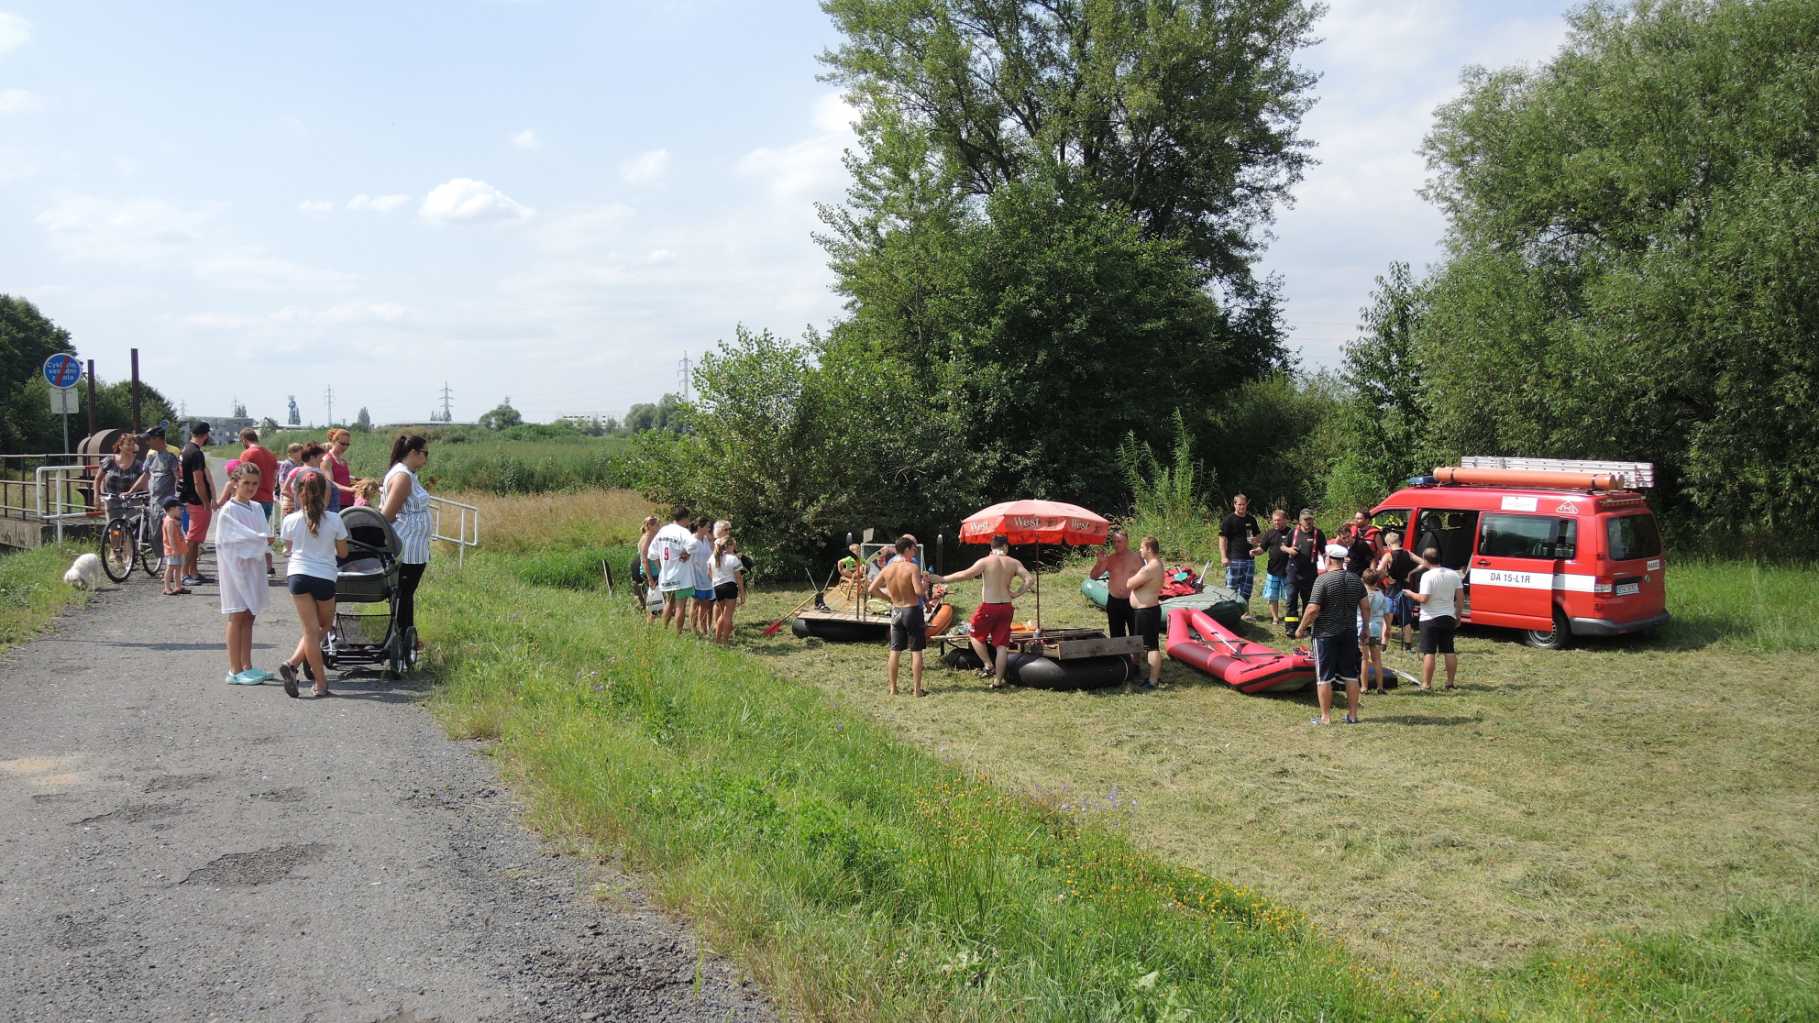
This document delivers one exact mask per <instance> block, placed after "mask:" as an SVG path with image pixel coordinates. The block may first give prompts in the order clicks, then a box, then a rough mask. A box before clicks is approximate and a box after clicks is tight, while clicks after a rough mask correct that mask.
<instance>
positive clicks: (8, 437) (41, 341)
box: [0, 295, 75, 452]
mask: <svg viewBox="0 0 1819 1023" xmlns="http://www.w3.org/2000/svg"><path fill="white" fill-rule="evenodd" d="M74 351H75V348H74V347H72V346H71V345H70V340H69V331H67V330H64V329H63V328H62V327H59V326H57V325H56V324H55V323H53V322H51V320H50V318H49V317H47V316H45V315H44V314H43V313H41V312H39V311H38V307H37V306H35V305H33V304H32V303H30V302H28V301H26V300H25V299H23V298H15V297H13V296H11V295H0V451H12V452H21V451H27V450H33V451H50V450H52V449H53V448H56V447H58V446H59V445H60V444H61V443H62V442H61V439H60V438H59V439H58V440H55V441H53V443H52V444H51V446H50V447H43V446H41V445H42V444H43V443H44V440H45V438H44V437H42V436H41V435H40V430H41V425H42V424H41V420H42V419H47V418H49V416H50V413H49V411H48V407H49V406H48V402H49V401H50V398H49V395H48V391H49V388H48V387H46V388H45V389H44V390H45V392H46V393H45V395H44V396H43V397H42V398H39V399H38V400H37V401H36V403H35V404H34V403H33V401H32V400H30V399H31V398H34V397H36V396H37V392H36V391H34V392H32V394H31V395H28V394H27V393H26V392H25V390H24V388H25V387H26V386H27V384H28V383H29V382H30V381H32V380H35V379H39V370H40V369H41V367H43V365H44V360H45V359H48V358H50V357H51V356H52V355H54V354H56V353H57V352H74ZM41 410H42V412H43V414H42V416H40V414H39V413H40V411H41Z"/></svg>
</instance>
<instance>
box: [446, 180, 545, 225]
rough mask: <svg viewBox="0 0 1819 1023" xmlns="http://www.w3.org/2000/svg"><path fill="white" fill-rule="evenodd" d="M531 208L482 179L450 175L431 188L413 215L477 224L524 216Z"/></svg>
mask: <svg viewBox="0 0 1819 1023" xmlns="http://www.w3.org/2000/svg"><path fill="white" fill-rule="evenodd" d="M535 212H536V211H534V210H532V209H531V208H530V207H528V206H526V205H524V204H523V203H521V202H519V201H518V200H516V199H513V198H512V197H511V196H509V195H506V194H505V193H504V192H501V191H500V190H498V189H497V188H494V187H493V186H491V185H489V184H487V183H486V182H484V181H476V180H475V179H473V178H454V179H451V180H449V181H444V182H443V183H442V184H440V185H437V186H436V187H435V188H433V189H431V190H430V193H429V194H428V195H426V196H424V197H423V205H422V206H421V207H419V208H418V210H417V215H418V216H420V217H422V218H423V219H424V220H427V221H430V222H431V223H448V224H478V223H485V222H488V221H499V220H526V219H529V218H530V217H531V216H532V215H534V213H535Z"/></svg>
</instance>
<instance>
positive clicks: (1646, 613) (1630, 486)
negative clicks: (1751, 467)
mask: <svg viewBox="0 0 1819 1023" xmlns="http://www.w3.org/2000/svg"><path fill="white" fill-rule="evenodd" d="M1409 482H1410V484H1411V485H1410V486H1408V487H1406V488H1404V489H1402V490H1398V491H1396V492H1395V493H1394V494H1391V495H1390V496H1389V497H1388V498H1386V499H1385V500H1383V501H1382V502H1381V503H1379V504H1378V505H1377V506H1376V507H1375V508H1373V509H1372V511H1371V520H1372V522H1373V523H1374V524H1375V525H1376V526H1377V527H1378V529H1379V530H1382V531H1389V530H1392V529H1393V530H1395V531H1396V532H1398V533H1401V534H1402V537H1403V540H1402V543H1403V547H1404V548H1405V549H1407V550H1409V551H1411V552H1413V553H1416V554H1419V553H1421V552H1422V551H1423V550H1426V549H1427V548H1429V547H1433V548H1437V549H1438V550H1439V551H1440V561H1441V563H1443V564H1445V565H1446V566H1447V567H1449V568H1453V569H1456V570H1458V572H1459V574H1460V575H1461V576H1462V577H1463V578H1464V580H1465V602H1464V609H1463V614H1462V615H1461V616H1460V617H1461V621H1462V622H1467V623H1470V624H1473V625H1491V626H1497V627H1499V628H1505V629H1520V630H1522V637H1523V639H1524V641H1526V642H1527V643H1528V644H1529V645H1531V646H1537V647H1542V648H1544V649H1559V648H1561V647H1564V646H1566V645H1567V643H1568V642H1569V641H1570V640H1571V638H1572V637H1574V636H1617V635H1623V634H1626V633H1632V632H1641V631H1643V630H1646V629H1652V628H1654V627H1655V626H1657V625H1660V624H1662V623H1663V622H1665V621H1667V620H1668V613H1667V558H1666V556H1665V555H1664V554H1663V552H1662V550H1661V531H1660V530H1659V529H1658V528H1656V525H1655V516H1654V514H1653V513H1652V512H1650V511H1649V508H1648V503H1647V502H1646V501H1645V500H1644V499H1643V496H1642V495H1641V494H1640V493H1638V492H1637V491H1638V490H1641V489H1647V488H1648V487H1650V486H1653V484H1654V467H1653V466H1651V465H1649V464H1648V463H1645V462H1586V461H1569V460H1555V459H1530V458H1482V457H1478V458H1467V459H1463V460H1462V461H1461V466H1460V467H1459V468H1456V469H1454V468H1449V469H1436V470H1434V475H1433V476H1431V477H1420V478H1417V479H1414V480H1410V481H1409Z"/></svg>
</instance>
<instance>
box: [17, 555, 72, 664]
mask: <svg viewBox="0 0 1819 1023" xmlns="http://www.w3.org/2000/svg"><path fill="white" fill-rule="evenodd" d="M90 549H91V548H90V547H89V546H83V547H77V546H76V545H74V544H64V545H63V546H61V547H59V546H56V545H49V546H45V547H39V548H37V549H36V550H29V551H14V552H12V553H8V554H0V650H5V649H6V648H7V647H10V646H13V645H14V644H17V643H23V642H24V641H26V640H28V639H30V638H31V637H33V636H35V635H37V634H38V633H39V632H40V631H41V630H42V629H43V628H44V627H45V625H47V624H49V623H50V620H51V619H52V618H55V617H56V616H57V612H59V611H61V610H63V609H64V608H66V607H69V606H70V605H72V604H80V603H83V602H84V601H86V600H87V599H88V592H87V591H86V590H78V589H76V588H74V587H72V586H68V585H66V584H65V583H64V582H63V573H64V572H65V571H67V570H68V569H69V565H70V562H72V561H74V560H75V559H76V555H78V554H82V553H84V552H85V551H88V550H90Z"/></svg>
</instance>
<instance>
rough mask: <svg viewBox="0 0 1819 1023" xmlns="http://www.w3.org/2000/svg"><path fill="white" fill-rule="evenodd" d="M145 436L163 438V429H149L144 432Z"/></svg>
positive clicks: (160, 427) (155, 427)
mask: <svg viewBox="0 0 1819 1023" xmlns="http://www.w3.org/2000/svg"><path fill="white" fill-rule="evenodd" d="M145 435H146V436H147V437H163V436H164V427H162V426H154V427H152V428H151V429H149V430H147V431H145Z"/></svg>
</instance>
